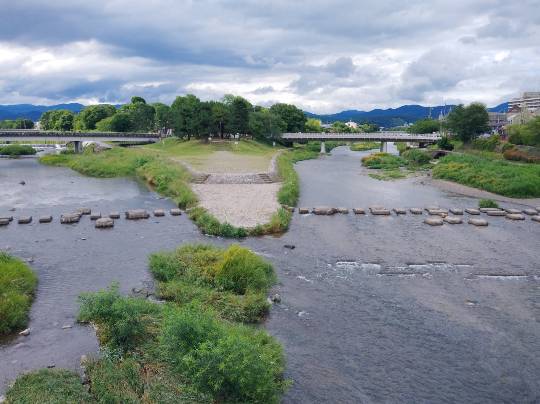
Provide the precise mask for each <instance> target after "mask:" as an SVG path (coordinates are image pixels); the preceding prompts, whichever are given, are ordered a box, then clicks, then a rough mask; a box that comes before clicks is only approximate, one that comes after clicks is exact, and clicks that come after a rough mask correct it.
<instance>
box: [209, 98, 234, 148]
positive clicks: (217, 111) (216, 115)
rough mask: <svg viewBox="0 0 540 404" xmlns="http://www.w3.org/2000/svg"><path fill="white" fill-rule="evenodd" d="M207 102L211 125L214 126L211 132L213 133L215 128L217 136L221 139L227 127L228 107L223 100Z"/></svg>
mask: <svg viewBox="0 0 540 404" xmlns="http://www.w3.org/2000/svg"><path fill="white" fill-rule="evenodd" d="M209 104H210V106H211V109H212V117H211V126H212V127H213V128H214V129H213V130H212V131H211V133H214V132H213V131H214V130H216V133H217V134H218V135H219V137H220V138H221V139H223V134H224V133H225V131H226V129H227V125H228V122H229V119H230V111H229V108H228V107H227V105H225V104H224V103H223V102H219V101H209Z"/></svg>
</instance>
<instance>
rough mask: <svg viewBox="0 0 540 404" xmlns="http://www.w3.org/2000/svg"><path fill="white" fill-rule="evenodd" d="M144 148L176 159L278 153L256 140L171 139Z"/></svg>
mask: <svg viewBox="0 0 540 404" xmlns="http://www.w3.org/2000/svg"><path fill="white" fill-rule="evenodd" d="M144 148H145V149H149V150H154V151H159V152H161V153H164V154H167V155H169V156H175V157H193V156H199V157H200V156H207V155H210V154H212V153H215V152H217V151H229V152H232V153H238V154H244V155H259V156H264V155H272V154H274V153H275V152H276V148H274V147H272V146H270V145H268V144H265V143H261V142H257V141H254V140H238V141H229V140H228V141H223V142H204V141H200V140H181V139H176V138H169V139H165V140H164V141H162V142H159V143H154V144H152V145H149V146H145V147H144Z"/></svg>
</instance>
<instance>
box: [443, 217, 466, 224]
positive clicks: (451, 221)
mask: <svg viewBox="0 0 540 404" xmlns="http://www.w3.org/2000/svg"><path fill="white" fill-rule="evenodd" d="M443 220H444V221H445V222H446V223H449V224H461V223H463V219H462V218H460V217H456V216H446V217H445V218H444V219H443Z"/></svg>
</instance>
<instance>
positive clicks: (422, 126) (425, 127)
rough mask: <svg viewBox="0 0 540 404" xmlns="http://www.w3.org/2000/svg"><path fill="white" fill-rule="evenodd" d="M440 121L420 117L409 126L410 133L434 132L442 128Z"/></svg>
mask: <svg viewBox="0 0 540 404" xmlns="http://www.w3.org/2000/svg"><path fill="white" fill-rule="evenodd" d="M440 126H441V124H440V122H439V121H437V120H435V119H430V118H425V119H420V120H418V121H416V122H415V123H413V124H412V125H411V126H409V127H408V128H407V132H409V133H418V134H425V133H433V132H438V131H439V129H440Z"/></svg>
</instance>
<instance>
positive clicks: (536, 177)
mask: <svg viewBox="0 0 540 404" xmlns="http://www.w3.org/2000/svg"><path fill="white" fill-rule="evenodd" d="M433 176H434V177H435V178H441V179H446V180H450V181H455V182H458V183H460V184H464V185H469V186H472V187H475V188H480V189H484V190H486V191H490V192H494V193H496V194H499V195H505V196H510V197H516V198H538V197H540V166H539V165H536V164H515V163H510V162H506V161H503V160H493V159H489V158H485V157H480V156H473V155H448V156H446V157H443V158H442V159H440V160H439V163H438V164H437V165H436V166H435V168H434V169H433Z"/></svg>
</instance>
